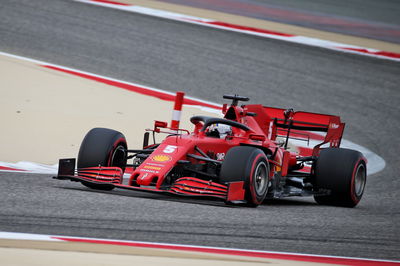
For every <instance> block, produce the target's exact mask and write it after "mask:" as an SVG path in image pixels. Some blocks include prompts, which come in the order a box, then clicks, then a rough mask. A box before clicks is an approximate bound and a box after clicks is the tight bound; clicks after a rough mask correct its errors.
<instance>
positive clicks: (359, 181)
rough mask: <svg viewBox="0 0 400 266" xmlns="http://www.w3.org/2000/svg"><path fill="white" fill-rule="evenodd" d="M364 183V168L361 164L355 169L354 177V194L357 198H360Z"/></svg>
mask: <svg viewBox="0 0 400 266" xmlns="http://www.w3.org/2000/svg"><path fill="white" fill-rule="evenodd" d="M365 182H366V173H365V166H364V165H363V164H362V163H361V164H360V165H358V167H357V171H356V174H355V177H354V192H355V194H356V196H357V197H361V196H362V194H363V192H364V187H365Z"/></svg>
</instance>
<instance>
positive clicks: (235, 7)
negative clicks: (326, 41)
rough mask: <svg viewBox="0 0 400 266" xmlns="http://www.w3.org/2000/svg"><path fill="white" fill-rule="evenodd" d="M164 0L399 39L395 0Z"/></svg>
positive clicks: (326, 28) (266, 18) (398, 40)
mask: <svg viewBox="0 0 400 266" xmlns="http://www.w3.org/2000/svg"><path fill="white" fill-rule="evenodd" d="M161 1H163V2H168V3H175V4H181V5H190V6H194V7H198V8H205V9H212V10H217V11H221V12H225V13H231V14H236V15H241V16H246V17H253V18H258V19H265V20H269V21H275V22H281V23H286V24H293V25H297V26H302V27H307V28H313V29H318V30H323V31H329V32H337V33H343V34H349V35H355V36H359V37H365V38H370V39H379V40H383V41H389V42H395V43H400V16H399V13H400V4H399V2H398V1H396V0H380V1H375V0H335V1H329V0H313V1H310V0H200V1H199V0H161Z"/></svg>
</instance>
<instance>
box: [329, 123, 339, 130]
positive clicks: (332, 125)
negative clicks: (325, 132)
mask: <svg viewBox="0 0 400 266" xmlns="http://www.w3.org/2000/svg"><path fill="white" fill-rule="evenodd" d="M329 128H333V129H337V128H339V125H338V124H335V123H332V124H329Z"/></svg>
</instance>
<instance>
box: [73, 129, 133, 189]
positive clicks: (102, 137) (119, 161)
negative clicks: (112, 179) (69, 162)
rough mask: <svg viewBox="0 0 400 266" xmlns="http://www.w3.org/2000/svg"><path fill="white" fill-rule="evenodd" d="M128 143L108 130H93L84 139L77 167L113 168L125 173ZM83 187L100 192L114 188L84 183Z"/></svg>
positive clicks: (114, 132)
mask: <svg viewBox="0 0 400 266" xmlns="http://www.w3.org/2000/svg"><path fill="white" fill-rule="evenodd" d="M127 148H128V146H127V143H126V139H125V136H124V135H123V134H122V133H120V132H118V131H115V130H112V129H108V128H93V129H92V130H90V131H89V132H88V133H87V134H86V136H85V138H84V139H83V141H82V143H81V146H80V149H79V154H78V162H77V166H78V169H79V168H85V167H97V166H106V167H107V166H113V167H119V168H121V169H122V171H125V167H126V160H127ZM82 184H83V185H85V186H87V187H89V188H93V189H100V190H112V189H113V188H114V186H112V185H107V184H93V183H89V182H82Z"/></svg>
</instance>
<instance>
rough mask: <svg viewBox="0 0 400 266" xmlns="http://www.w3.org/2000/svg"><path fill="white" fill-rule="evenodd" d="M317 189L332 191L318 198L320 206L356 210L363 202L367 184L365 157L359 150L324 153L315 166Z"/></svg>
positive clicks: (333, 149) (315, 197)
mask: <svg viewBox="0 0 400 266" xmlns="http://www.w3.org/2000/svg"><path fill="white" fill-rule="evenodd" d="M314 171H315V172H314V173H315V175H314V186H315V187H316V188H317V189H319V190H321V189H322V190H327V191H330V194H329V195H315V196H314V199H315V201H316V202H317V203H318V204H322V205H332V206H342V207H355V206H356V205H357V204H358V203H359V202H360V200H361V198H362V195H363V193H364V188H365V184H366V181H367V166H366V161H365V158H364V156H363V155H362V154H361V153H360V152H358V151H355V150H350V149H342V148H327V149H323V150H321V152H320V155H319V157H318V159H317V161H316V162H315V165H314Z"/></svg>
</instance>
